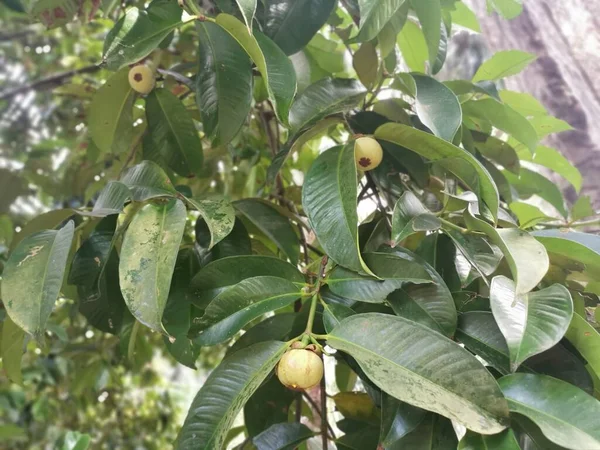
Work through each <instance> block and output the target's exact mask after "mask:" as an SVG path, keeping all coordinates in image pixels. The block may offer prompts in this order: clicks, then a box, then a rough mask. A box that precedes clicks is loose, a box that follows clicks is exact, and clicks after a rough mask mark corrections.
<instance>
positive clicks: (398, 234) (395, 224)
mask: <svg viewBox="0 0 600 450" xmlns="http://www.w3.org/2000/svg"><path fill="white" fill-rule="evenodd" d="M441 225H442V223H441V222H440V220H439V219H438V218H437V217H436V216H435V215H433V214H432V213H431V212H430V211H429V210H428V209H427V208H425V206H423V204H422V203H421V201H420V200H419V199H418V198H417V196H416V195H415V194H413V193H412V192H411V191H406V192H405V193H404V194H402V197H400V198H399V199H398V201H397V202H396V205H395V206H394V212H393V214H392V242H393V243H394V244H395V245H399V244H400V242H401V241H402V240H404V239H406V238H407V237H408V236H410V235H412V234H414V233H417V232H419V231H433V230H437V229H439V228H440V227H441Z"/></svg>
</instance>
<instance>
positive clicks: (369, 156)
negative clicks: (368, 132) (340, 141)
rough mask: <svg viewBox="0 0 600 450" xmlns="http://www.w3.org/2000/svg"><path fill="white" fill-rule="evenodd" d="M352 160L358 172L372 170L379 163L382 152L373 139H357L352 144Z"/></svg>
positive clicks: (365, 137)
mask: <svg viewBox="0 0 600 450" xmlns="http://www.w3.org/2000/svg"><path fill="white" fill-rule="evenodd" d="M354 158H355V159H356V166H357V167H358V168H359V169H360V170H363V171H367V170H373V169H374V168H375V167H377V166H378V165H379V164H380V163H381V160H382V158H383V150H382V149H381V145H379V142H377V141H376V140H375V139H373V138H371V137H367V136H363V137H359V138H358V139H357V140H356V142H355V144H354Z"/></svg>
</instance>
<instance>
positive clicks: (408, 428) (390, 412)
mask: <svg viewBox="0 0 600 450" xmlns="http://www.w3.org/2000/svg"><path fill="white" fill-rule="evenodd" d="M426 414H427V411H425V410H424V409H421V408H417V407H415V406H412V405H409V404H408V403H405V402H401V401H399V400H396V399H395V398H394V397H392V396H391V395H387V394H384V393H382V398H381V434H380V439H379V440H380V443H381V445H383V447H384V448H390V449H393V448H395V447H394V446H393V444H394V443H396V441H398V440H400V439H402V438H403V437H404V436H406V435H407V434H409V433H410V432H412V431H413V430H414V429H415V428H417V427H418V426H419V424H420V423H421V422H422V421H423V419H425V416H426Z"/></svg>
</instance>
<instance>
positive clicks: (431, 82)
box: [412, 5, 462, 142]
mask: <svg viewBox="0 0 600 450" xmlns="http://www.w3.org/2000/svg"><path fill="white" fill-rule="evenodd" d="M438 7H439V5H438ZM438 30H439V25H438ZM412 77H413V78H414V80H415V84H416V85H417V96H416V98H415V100H416V101H415V108H416V111H417V114H418V116H419V119H421V122H423V124H425V126H427V128H429V129H430V130H431V131H432V132H433V134H435V135H436V136H437V137H439V138H441V139H444V140H446V141H448V142H452V140H453V139H454V135H455V134H456V132H457V130H458V127H460V124H461V122H462V110H461V109H460V102H459V101H458V98H457V97H456V95H454V92H452V91H451V90H450V89H448V88H447V87H446V86H445V85H444V84H442V83H440V82H439V81H437V80H436V79H435V78H431V77H428V76H426V75H418V74H412Z"/></svg>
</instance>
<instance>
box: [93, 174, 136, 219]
mask: <svg viewBox="0 0 600 450" xmlns="http://www.w3.org/2000/svg"><path fill="white" fill-rule="evenodd" d="M130 198H131V192H130V191H129V188H128V187H127V186H126V185H125V184H123V183H121V182H120V181H109V182H108V184H107V185H106V186H104V188H103V189H102V190H101V191H100V195H99V196H98V199H97V200H96V203H94V208H93V209H92V212H91V213H90V215H91V216H95V217H104V216H109V215H111V214H120V213H122V212H123V205H124V204H125V202H126V201H127V200H129V199H130Z"/></svg>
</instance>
